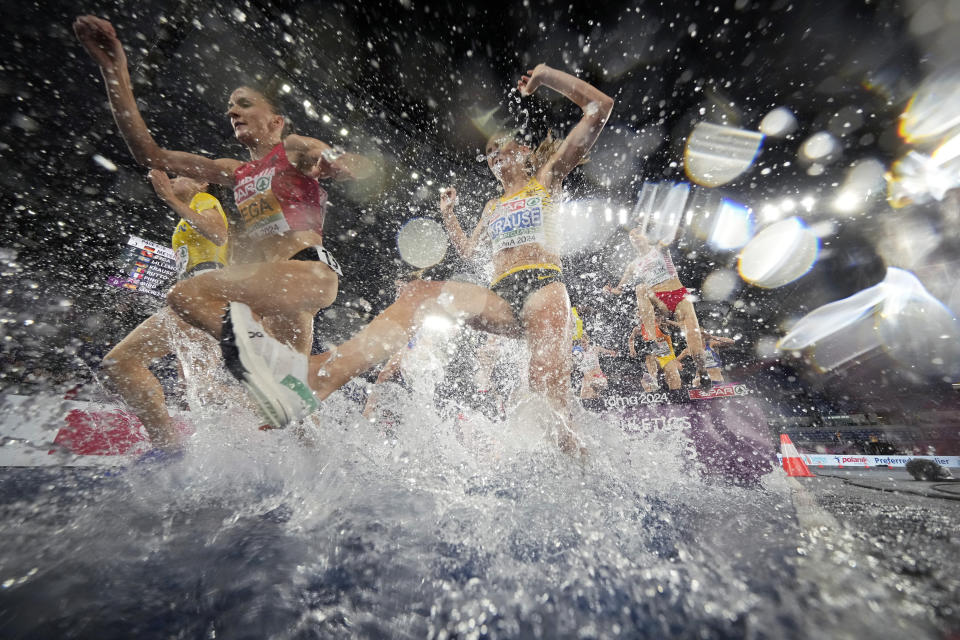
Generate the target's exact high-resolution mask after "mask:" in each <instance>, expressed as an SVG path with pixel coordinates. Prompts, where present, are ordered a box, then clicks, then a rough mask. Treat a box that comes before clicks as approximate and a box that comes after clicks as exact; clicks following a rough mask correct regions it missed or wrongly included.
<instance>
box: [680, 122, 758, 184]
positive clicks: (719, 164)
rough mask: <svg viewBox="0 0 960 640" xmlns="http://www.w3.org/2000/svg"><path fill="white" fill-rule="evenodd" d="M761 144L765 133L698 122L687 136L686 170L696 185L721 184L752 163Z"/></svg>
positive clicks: (685, 151) (737, 175) (732, 178)
mask: <svg viewBox="0 0 960 640" xmlns="http://www.w3.org/2000/svg"><path fill="white" fill-rule="evenodd" d="M762 145H763V134H762V133H758V132H756V131H749V130H746V129H739V128H736V127H727V126H723V125H718V124H712V123H709V122H698V123H697V124H696V125H695V126H694V128H693V131H691V132H690V135H689V136H688V137H687V143H686V147H685V149H684V155H683V163H684V169H685V171H686V173H687V177H689V178H690V180H691V181H693V182H695V183H696V184H699V185H703V186H705V187H718V186H720V185H724V184H727V183H728V182H731V181H733V180H734V179H736V178H737V177H739V176H740V175H741V174H743V173H744V172H745V171H747V169H749V168H750V167H751V166H753V162H754V160H756V158H757V156H758V155H759V153H760V148H761V147H762Z"/></svg>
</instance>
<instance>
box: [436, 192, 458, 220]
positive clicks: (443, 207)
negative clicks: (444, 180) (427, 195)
mask: <svg viewBox="0 0 960 640" xmlns="http://www.w3.org/2000/svg"><path fill="white" fill-rule="evenodd" d="M455 204H457V190H456V189H454V188H453V187H444V188H443V189H441V190H440V212H441V213H443V214H444V215H450V214H451V213H453V206H454V205H455Z"/></svg>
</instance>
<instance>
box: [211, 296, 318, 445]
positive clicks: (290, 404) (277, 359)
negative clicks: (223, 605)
mask: <svg viewBox="0 0 960 640" xmlns="http://www.w3.org/2000/svg"><path fill="white" fill-rule="evenodd" d="M220 349H221V351H222V352H223V359H224V361H225V362H226V365H227V369H228V370H229V371H230V373H232V374H233V375H234V377H236V378H237V380H239V381H240V382H241V383H242V384H243V386H244V387H246V388H247V391H249V392H250V396H251V397H252V398H253V400H254V401H255V402H256V403H257V406H258V407H259V408H260V413H261V414H262V415H263V417H264V418H265V419H266V420H267V422H269V423H270V425H271V426H272V427H275V428H277V429H282V428H284V427H286V426H287V425H288V424H290V423H291V422H295V421H297V420H300V419H301V418H304V417H306V416H307V415H309V414H310V413H312V412H313V411H314V410H315V409H316V408H317V406H318V405H319V402H318V401H317V398H316V396H315V395H314V394H313V391H312V390H311V389H310V385H308V384H307V369H308V360H307V356H306V355H304V354H302V353H300V352H298V351H296V350H294V349H292V348H290V347H288V346H287V345H285V344H283V343H282V342H280V341H279V340H276V339H274V338H272V337H271V336H270V335H268V334H267V332H266V331H264V329H263V327H262V326H261V325H260V323H259V322H257V321H256V320H255V319H254V318H253V313H252V312H251V311H250V307H248V306H247V305H245V304H243V303H242V302H231V303H230V306H229V308H228V309H227V313H226V315H225V316H224V317H223V332H222V336H221V338H220Z"/></svg>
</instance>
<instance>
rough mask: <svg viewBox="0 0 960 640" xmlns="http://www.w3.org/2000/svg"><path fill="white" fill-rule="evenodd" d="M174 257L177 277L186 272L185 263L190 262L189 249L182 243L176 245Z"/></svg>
mask: <svg viewBox="0 0 960 640" xmlns="http://www.w3.org/2000/svg"><path fill="white" fill-rule="evenodd" d="M174 257H175V258H176V260H177V277H178V278H182V277H183V276H184V274H186V273H187V265H189V264H190V249H188V248H187V245H185V244H182V245H180V246H179V247H177V254H176V255H175V256H174Z"/></svg>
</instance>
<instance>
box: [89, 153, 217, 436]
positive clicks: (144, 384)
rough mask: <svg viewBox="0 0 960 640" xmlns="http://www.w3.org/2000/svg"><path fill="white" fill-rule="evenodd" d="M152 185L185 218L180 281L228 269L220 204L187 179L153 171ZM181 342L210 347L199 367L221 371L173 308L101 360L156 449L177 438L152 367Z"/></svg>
mask: <svg viewBox="0 0 960 640" xmlns="http://www.w3.org/2000/svg"><path fill="white" fill-rule="evenodd" d="M150 181H151V182H152V183H153V186H154V189H155V190H156V192H157V195H159V196H160V197H161V198H162V199H163V200H164V202H166V203H167V204H168V205H169V206H170V208H171V209H173V210H174V212H176V213H177V214H178V215H180V216H181V218H180V221H179V222H178V223H177V226H176V229H175V230H174V232H173V237H172V238H171V240H172V245H173V250H174V253H175V254H176V257H177V276H178V278H179V279H181V280H182V279H185V278H189V277H191V276H194V275H196V274H198V273H201V272H204V271H209V270H213V269H220V268H222V267H224V266H225V265H226V264H227V251H228V247H227V216H226V214H225V213H224V211H223V207H221V206H220V202H219V201H218V200H217V199H216V198H214V197H213V196H212V195H210V194H209V193H204V190H205V189H206V188H207V185H206V184H204V183H201V182H198V181H196V180H192V179H190V178H183V177H179V178H176V179H174V180H170V178H168V177H167V174H166V173H164V172H162V171H151V172H150ZM181 340H191V341H196V343H197V344H199V345H205V346H206V349H205V351H204V353H208V354H209V357H208V358H205V360H206V362H204V363H202V365H201V366H203V365H208V366H214V363H215V364H216V366H219V363H220V358H219V355H220V354H219V349H218V348H217V343H216V341H214V340H213V339H212V338H210V337H209V336H208V335H207V334H205V333H204V332H203V331H200V330H199V329H196V328H194V327H191V326H190V325H188V324H187V323H186V322H184V321H183V320H180V318H178V317H177V315H176V314H174V313H172V312H171V311H170V308H169V307H164V308H163V309H161V310H160V311H158V312H157V313H155V314H154V315H152V316H150V317H149V318H147V319H146V320H144V321H143V322H141V323H140V324H139V325H137V327H136V328H135V329H134V330H133V331H131V332H130V334H129V335H128V336H127V337H126V338H124V339H123V340H122V341H120V343H119V344H117V346H115V347H114V348H113V349H111V350H110V352H109V353H108V354H107V355H106V357H105V358H104V359H103V369H102V371H103V373H104V375H105V377H106V378H107V381H108V382H109V383H110V384H111V385H112V386H113V388H114V389H116V391H117V392H118V393H119V394H120V396H121V397H122V398H123V400H124V401H125V402H126V403H127V405H129V406H130V408H131V409H133V412H134V413H135V414H136V415H137V417H138V418H140V422H141V423H142V424H143V426H144V428H145V429H146V431H147V435H149V436H150V443H151V444H152V445H153V446H154V447H159V448H166V449H169V448H173V447H175V446H176V445H177V444H178V439H179V434H178V433H177V432H176V429H175V427H174V425H173V424H172V423H171V420H170V414H169V413H168V411H167V405H166V402H165V398H164V395H163V387H162V386H161V385H160V381H159V380H157V378H156V377H155V376H154V375H153V373H152V372H151V371H150V369H149V368H148V367H149V365H150V364H151V363H152V362H153V361H155V360H157V359H158V358H162V357H163V356H166V355H169V354H171V353H174V352H175V344H176V341H181ZM191 364H201V363H191Z"/></svg>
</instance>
